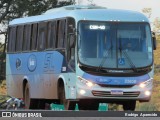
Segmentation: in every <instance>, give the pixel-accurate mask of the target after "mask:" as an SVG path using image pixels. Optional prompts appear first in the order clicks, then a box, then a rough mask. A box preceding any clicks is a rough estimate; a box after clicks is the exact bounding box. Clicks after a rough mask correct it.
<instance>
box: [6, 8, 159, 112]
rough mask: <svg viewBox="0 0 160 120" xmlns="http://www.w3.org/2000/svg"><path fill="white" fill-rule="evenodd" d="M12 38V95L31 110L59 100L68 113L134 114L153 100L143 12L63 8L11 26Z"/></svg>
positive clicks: (9, 71) (148, 40)
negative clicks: (110, 110)
mask: <svg viewBox="0 0 160 120" xmlns="http://www.w3.org/2000/svg"><path fill="white" fill-rule="evenodd" d="M8 37H9V39H8V51H7V59H6V63H7V64H6V80H7V90H8V94H9V95H11V96H14V97H17V98H23V99H24V101H25V104H26V108H28V109H29V108H31V109H33V108H44V103H45V102H55V101H56V102H57V103H61V104H64V106H65V109H74V107H75V104H76V103H78V105H79V109H82V110H96V109H98V104H99V103H117V104H122V105H123V109H124V110H134V109H135V106H136V101H140V102H146V101H149V100H150V98H151V93H152V86H153V74H154V65H153V50H154V49H156V44H155V39H153V38H152V33H151V28H150V24H149V21H148V19H147V18H146V17H145V16H144V15H143V14H141V13H138V12H133V11H127V10H114V9H107V8H104V7H97V6H65V7H62V8H56V9H51V10H48V11H47V12H45V13H44V14H42V15H38V16H31V17H26V18H18V19H15V20H13V21H11V22H10V23H9V33H8Z"/></svg>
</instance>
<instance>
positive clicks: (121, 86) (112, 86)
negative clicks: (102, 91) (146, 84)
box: [99, 84, 134, 88]
mask: <svg viewBox="0 0 160 120" xmlns="http://www.w3.org/2000/svg"><path fill="white" fill-rule="evenodd" d="M99 86H101V87H107V88H131V87H133V86H134V85H103V84H99Z"/></svg>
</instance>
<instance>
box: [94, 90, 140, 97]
mask: <svg viewBox="0 0 160 120" xmlns="http://www.w3.org/2000/svg"><path fill="white" fill-rule="evenodd" d="M92 94H93V95H94V96H98V97H138V96H139V94H140V92H123V95H112V94H111V92H108V91H92Z"/></svg>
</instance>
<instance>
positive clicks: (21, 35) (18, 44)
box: [16, 25, 24, 52]
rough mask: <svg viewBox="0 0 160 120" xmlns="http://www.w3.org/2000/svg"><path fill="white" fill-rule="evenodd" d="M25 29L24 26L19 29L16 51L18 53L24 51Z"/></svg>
mask: <svg viewBox="0 0 160 120" xmlns="http://www.w3.org/2000/svg"><path fill="white" fill-rule="evenodd" d="M23 28H24V26H23V25H21V26H18V27H17V40H16V51H17V52H20V51H22V43H23Z"/></svg>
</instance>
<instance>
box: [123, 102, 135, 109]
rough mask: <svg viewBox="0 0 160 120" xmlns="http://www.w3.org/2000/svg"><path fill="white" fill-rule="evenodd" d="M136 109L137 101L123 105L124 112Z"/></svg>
mask: <svg viewBox="0 0 160 120" xmlns="http://www.w3.org/2000/svg"><path fill="white" fill-rule="evenodd" d="M135 108H136V101H135V100H132V101H125V102H124V103H123V110H124V111H134V110H135Z"/></svg>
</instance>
